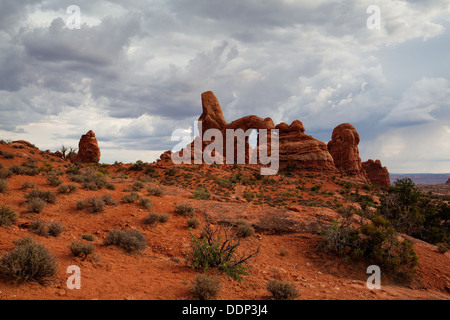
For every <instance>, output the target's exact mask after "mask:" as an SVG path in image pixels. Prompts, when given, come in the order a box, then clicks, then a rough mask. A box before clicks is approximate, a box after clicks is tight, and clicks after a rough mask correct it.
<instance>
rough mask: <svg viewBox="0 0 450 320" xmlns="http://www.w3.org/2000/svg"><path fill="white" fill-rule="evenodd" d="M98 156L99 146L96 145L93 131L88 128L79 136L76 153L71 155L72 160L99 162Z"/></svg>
mask: <svg viewBox="0 0 450 320" xmlns="http://www.w3.org/2000/svg"><path fill="white" fill-rule="evenodd" d="M100 156H101V153H100V148H99V147H98V143H97V139H96V138H95V133H94V131H92V130H89V131H88V132H87V133H86V134H84V135H82V136H81V139H80V142H79V143H78V154H77V155H76V156H75V157H73V160H72V162H81V163H99V161H100Z"/></svg>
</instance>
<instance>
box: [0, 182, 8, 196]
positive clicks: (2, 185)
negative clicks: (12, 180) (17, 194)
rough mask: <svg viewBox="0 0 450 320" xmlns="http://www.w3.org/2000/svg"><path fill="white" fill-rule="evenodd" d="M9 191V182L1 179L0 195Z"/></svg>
mask: <svg viewBox="0 0 450 320" xmlns="http://www.w3.org/2000/svg"><path fill="white" fill-rule="evenodd" d="M6 189H8V182H7V181H6V180H5V179H0V193H3V192H5V191H6Z"/></svg>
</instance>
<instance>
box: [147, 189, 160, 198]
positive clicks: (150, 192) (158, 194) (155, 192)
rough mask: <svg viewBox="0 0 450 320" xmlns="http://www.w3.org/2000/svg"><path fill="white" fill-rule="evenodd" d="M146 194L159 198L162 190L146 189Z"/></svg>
mask: <svg viewBox="0 0 450 320" xmlns="http://www.w3.org/2000/svg"><path fill="white" fill-rule="evenodd" d="M147 192H148V195H149V196H156V197H161V195H162V189H161V188H159V187H155V188H154V187H148V188H147Z"/></svg>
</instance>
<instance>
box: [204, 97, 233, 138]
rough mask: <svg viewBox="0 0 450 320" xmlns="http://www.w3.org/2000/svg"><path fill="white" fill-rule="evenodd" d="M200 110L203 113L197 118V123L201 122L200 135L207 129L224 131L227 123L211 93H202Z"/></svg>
mask: <svg viewBox="0 0 450 320" xmlns="http://www.w3.org/2000/svg"><path fill="white" fill-rule="evenodd" d="M202 108H203V113H202V114H201V116H200V118H198V121H199V122H200V121H201V122H202V133H204V132H205V131H206V130H208V129H219V130H223V129H225V126H226V125H227V122H226V120H225V117H224V116H223V113H222V108H221V107H220V103H219V101H218V100H217V98H216V96H215V95H214V93H213V92H212V91H206V92H203V93H202Z"/></svg>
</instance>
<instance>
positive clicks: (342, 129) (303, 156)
mask: <svg viewBox="0 0 450 320" xmlns="http://www.w3.org/2000/svg"><path fill="white" fill-rule="evenodd" d="M202 108H203V113H202V114H201V116H200V117H199V119H198V120H199V122H201V130H200V131H201V132H202V135H203V134H204V133H205V132H206V131H207V130H208V129H217V130H218V131H219V132H220V133H221V134H222V137H223V139H224V140H223V150H222V151H220V150H215V151H217V152H219V153H220V152H221V153H222V154H221V155H220V156H222V157H223V159H224V163H225V156H226V140H225V137H226V130H227V129H234V130H236V129H242V130H243V131H244V132H245V131H247V130H248V129H257V130H260V129H266V130H268V132H267V134H268V137H270V130H273V129H278V130H279V162H280V168H284V167H286V166H288V165H292V166H295V167H297V168H300V169H308V170H326V171H336V168H337V169H339V170H342V171H344V172H345V173H347V174H348V175H351V176H356V177H360V178H362V179H364V180H366V179H368V175H367V174H366V171H365V170H364V168H363V166H362V164H361V159H360V157H359V150H358V144H359V134H358V132H357V131H356V129H355V128H354V127H353V126H352V125H351V124H349V123H344V124H341V125H339V126H337V127H336V128H335V129H334V130H333V134H332V139H331V141H330V142H328V144H325V143H324V142H322V141H319V140H317V139H314V138H313V137H312V136H310V135H307V134H305V127H304V126H303V123H302V122H301V121H299V120H295V121H293V122H292V123H291V125H288V124H286V123H284V122H282V123H280V124H278V125H276V126H274V123H273V121H272V119H271V118H265V119H263V118H260V117H258V116H255V115H250V116H246V117H242V118H239V119H237V120H234V121H232V122H230V123H227V122H226V120H225V117H224V116H223V113H222V108H221V107H220V103H219V101H218V100H217V98H216V96H215V95H214V93H213V92H212V91H207V92H204V93H202ZM194 142H197V145H201V148H200V150H195V148H194V146H195V145H196V144H195V143H194ZM211 143H212V142H211V141H205V140H204V139H203V140H202V141H200V138H199V137H196V138H195V139H194V141H192V142H191V143H190V144H189V145H188V146H186V148H185V150H186V151H187V152H188V153H189V156H190V158H189V159H191V160H193V159H194V158H195V156H197V157H196V158H197V159H202V154H201V152H203V151H204V150H205V148H206V147H207V146H208V145H209V144H211ZM263 147H265V146H263V144H260V143H259V137H258V146H257V148H258V149H259V150H261V148H263ZM237 148H238V146H237V144H236V143H235V144H234V151H235V153H234V154H235V160H236V151H237ZM267 148H268V150H267V151H268V153H269V154H270V140H268V141H267ZM248 150H249V143H248V137H247V138H246V139H245V160H246V163H247V160H248V154H249V153H248ZM196 152H197V154H196ZM179 155H180V156H182V155H183V151H181V152H180V153H179ZM171 158H172V153H171V152H170V151H168V152H165V153H164V154H163V155H161V160H163V161H167V160H169V159H171ZM370 161H371V160H369V161H367V162H368V163H370ZM377 161H378V160H377ZM235 163H236V161H235ZM367 166H368V168H369V169H368V170H369V171H370V172H369V174H371V175H372V177H373V179H374V180H373V181H375V182H372V183H374V184H380V185H386V183H387V184H389V173H388V172H387V169H386V168H383V167H381V163H380V164H379V168H378V164H377V162H374V165H371V164H368V165H367ZM374 172H375V173H374ZM386 175H387V178H386Z"/></svg>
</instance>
